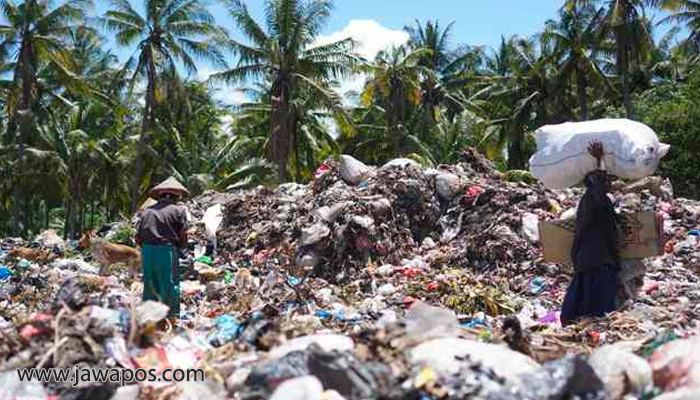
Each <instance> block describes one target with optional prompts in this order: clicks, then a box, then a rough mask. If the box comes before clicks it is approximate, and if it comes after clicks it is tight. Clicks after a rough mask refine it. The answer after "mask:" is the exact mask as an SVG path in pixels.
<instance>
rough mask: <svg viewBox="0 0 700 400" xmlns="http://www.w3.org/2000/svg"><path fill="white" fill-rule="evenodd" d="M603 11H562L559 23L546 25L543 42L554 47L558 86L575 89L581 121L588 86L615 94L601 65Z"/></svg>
mask: <svg viewBox="0 0 700 400" xmlns="http://www.w3.org/2000/svg"><path fill="white" fill-rule="evenodd" d="M604 12H605V10H604V9H603V8H597V9H596V8H595V7H593V6H587V7H569V8H567V7H564V8H562V9H561V10H560V12H559V20H556V21H555V20H550V21H547V23H546V26H545V31H544V33H543V34H542V39H543V40H544V41H545V42H546V43H547V45H549V44H550V43H551V45H552V46H553V51H554V54H553V60H552V61H553V62H555V63H556V65H557V70H558V74H557V75H558V85H559V87H561V88H568V87H572V86H573V85H574V84H575V85H576V89H577V92H578V99H579V107H580V117H581V120H582V121H585V120H587V119H588V93H587V89H588V88H589V87H590V86H594V87H598V88H601V87H607V88H608V89H610V90H614V89H613V87H612V84H611V83H610V81H609V79H608V78H607V76H606V75H605V73H604V72H603V71H602V69H601V67H600V65H601V64H602V61H601V59H600V56H601V55H605V54H606V53H607V49H605V48H604V43H603V40H602V38H601V37H600V35H599V34H598V29H599V27H600V24H601V22H602V20H603V18H604V16H605V14H604Z"/></svg>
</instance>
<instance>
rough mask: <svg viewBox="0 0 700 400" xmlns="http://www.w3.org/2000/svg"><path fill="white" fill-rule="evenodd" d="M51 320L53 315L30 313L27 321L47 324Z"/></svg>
mask: <svg viewBox="0 0 700 400" xmlns="http://www.w3.org/2000/svg"><path fill="white" fill-rule="evenodd" d="M52 319H53V315H51V314H44V313H32V315H30V316H29V320H30V321H34V322H49V321H51V320H52Z"/></svg>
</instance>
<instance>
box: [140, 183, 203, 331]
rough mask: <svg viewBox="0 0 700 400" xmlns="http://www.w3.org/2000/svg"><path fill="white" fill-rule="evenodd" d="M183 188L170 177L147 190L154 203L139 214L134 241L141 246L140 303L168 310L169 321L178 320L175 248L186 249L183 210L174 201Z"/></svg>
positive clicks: (186, 225) (177, 277)
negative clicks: (156, 304)
mask: <svg viewBox="0 0 700 400" xmlns="http://www.w3.org/2000/svg"><path fill="white" fill-rule="evenodd" d="M189 194H190V193H189V192H188V191H187V189H186V188H185V187H184V186H182V184H181V183H180V182H178V181H177V179H175V178H173V177H171V178H168V179H166V180H165V181H163V182H162V183H161V184H159V185H158V186H156V187H154V188H153V189H152V190H151V194H150V195H151V197H153V198H155V199H157V203H156V204H154V205H152V206H150V207H148V208H146V209H145V210H143V211H142V213H141V219H140V220H139V223H138V227H137V229H138V231H137V233H136V242H137V243H138V244H139V245H140V246H141V260H142V261H141V262H142V264H143V300H144V301H146V300H155V301H160V302H162V303H164V304H166V305H167V306H168V307H170V313H169V314H168V317H169V318H179V317H180V277H179V275H178V264H179V254H180V252H179V249H184V248H186V247H187V230H188V229H189V224H188V221H187V209H186V207H185V206H183V205H179V204H178V201H179V200H180V199H181V198H183V197H185V196H189Z"/></svg>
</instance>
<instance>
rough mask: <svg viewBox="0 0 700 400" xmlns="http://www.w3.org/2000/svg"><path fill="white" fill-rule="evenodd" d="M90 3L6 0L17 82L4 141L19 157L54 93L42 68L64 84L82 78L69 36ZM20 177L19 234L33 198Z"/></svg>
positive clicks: (16, 199) (16, 190)
mask: <svg viewBox="0 0 700 400" xmlns="http://www.w3.org/2000/svg"><path fill="white" fill-rule="evenodd" d="M89 5H90V1H89V0H69V1H66V2H64V3H61V4H59V5H58V6H55V7H54V6H53V3H52V2H51V1H48V0H26V1H24V2H22V3H19V4H15V3H13V2H11V1H9V0H2V1H0V8H1V9H2V15H3V17H4V20H5V21H6V23H5V24H3V25H0V49H1V52H2V53H4V54H13V55H14V56H13V59H11V65H12V72H13V78H12V83H11V85H10V86H9V88H8V92H7V95H8V96H6V98H5V107H6V110H7V111H6V112H7V115H8V116H9V123H8V126H7V129H6V131H5V132H6V135H5V140H4V142H5V143H6V144H8V143H15V144H17V146H15V148H16V151H17V154H16V158H17V161H18V162H22V159H23V158H24V156H25V147H26V146H31V145H32V141H33V140H34V138H33V136H35V135H36V129H35V128H36V122H35V114H36V113H37V112H38V111H39V101H38V100H40V97H41V93H49V94H51V93H52V92H51V91H48V90H46V89H45V88H43V87H42V83H41V82H40V80H39V78H38V75H39V73H40V70H41V69H42V68H43V69H50V70H53V71H54V72H55V73H56V74H58V75H60V76H61V77H63V78H64V86H65V85H70V84H73V83H76V82H77V80H76V79H73V78H74V76H73V74H72V71H71V66H70V57H69V55H68V53H67V52H66V49H65V40H64V39H65V38H66V36H67V35H68V34H69V33H70V31H71V28H72V27H73V26H74V25H76V24H77V23H79V22H81V21H82V20H83V19H84V17H85V14H84V10H85V9H86V8H87V7H88V6H89ZM16 178H17V179H20V178H21V177H16ZM17 179H15V180H14V184H13V196H12V199H13V201H12V230H13V233H14V234H20V233H21V232H23V231H24V228H25V226H24V225H25V220H26V215H25V214H26V213H25V212H24V211H23V210H25V209H26V207H25V205H26V204H22V203H26V202H27V201H29V199H28V195H27V193H25V190H24V189H25V185H24V184H23V183H22V182H21V181H20V180H17Z"/></svg>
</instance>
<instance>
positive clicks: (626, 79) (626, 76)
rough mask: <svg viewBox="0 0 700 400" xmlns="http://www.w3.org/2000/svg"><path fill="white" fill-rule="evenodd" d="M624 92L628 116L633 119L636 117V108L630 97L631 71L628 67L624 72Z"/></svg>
mask: <svg viewBox="0 0 700 400" xmlns="http://www.w3.org/2000/svg"><path fill="white" fill-rule="evenodd" d="M622 93H623V96H624V101H625V112H626V114H627V118H628V119H632V118H634V109H633V108H632V99H631V98H630V81H629V71H628V70H627V69H625V71H623V72H622Z"/></svg>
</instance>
